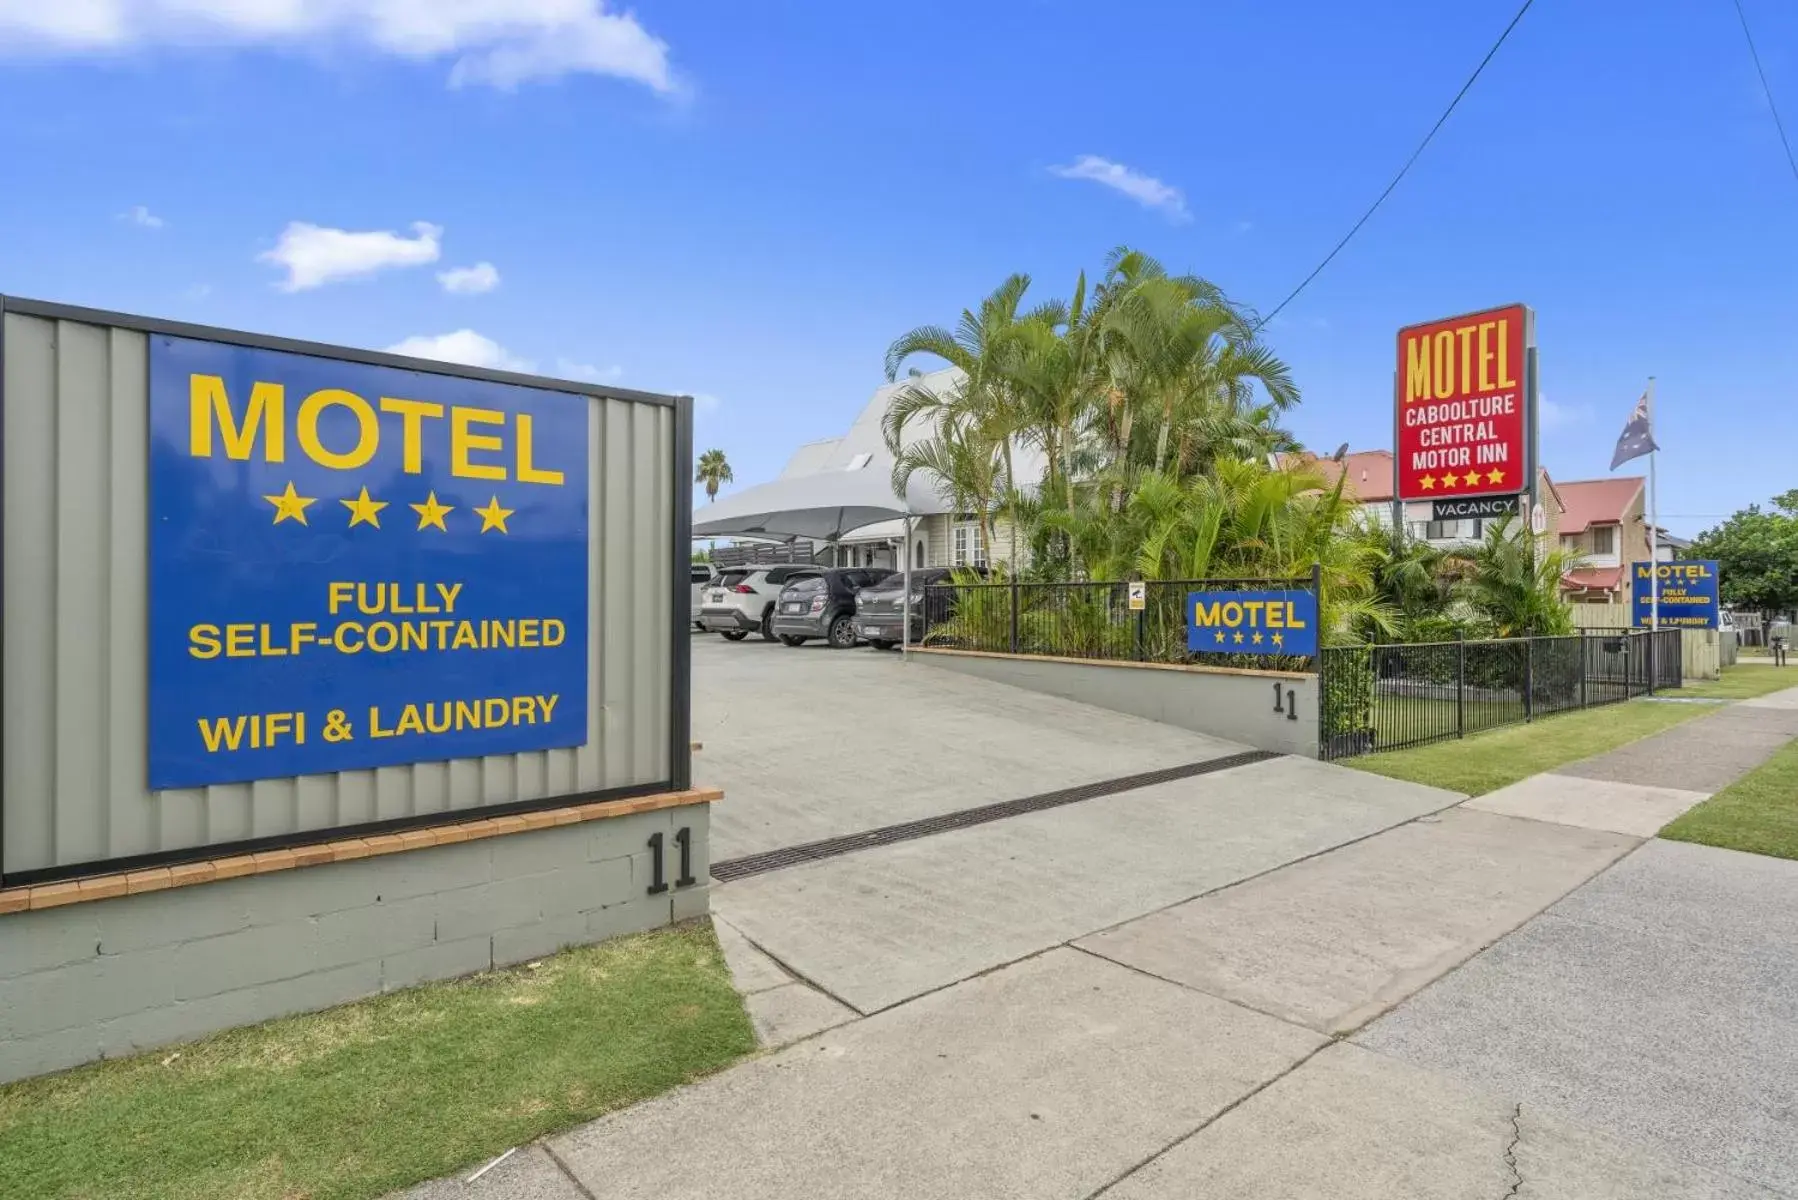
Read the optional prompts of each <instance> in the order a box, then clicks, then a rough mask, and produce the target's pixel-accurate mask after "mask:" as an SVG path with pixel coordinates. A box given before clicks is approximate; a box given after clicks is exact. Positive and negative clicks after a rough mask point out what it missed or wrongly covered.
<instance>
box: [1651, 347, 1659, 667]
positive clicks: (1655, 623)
mask: <svg viewBox="0 0 1798 1200" xmlns="http://www.w3.org/2000/svg"><path fill="white" fill-rule="evenodd" d="M1648 428H1649V429H1650V430H1652V429H1653V428H1654V376H1652V375H1650V376H1649V377H1648ZM1657 453H1658V451H1656V450H1650V451H1649V452H1648V628H1649V630H1650V631H1651V632H1654V633H1659V632H1660V629H1661V553H1660V537H1661V502H1660V496H1659V494H1658V493H1657V492H1656V489H1655V477H1654V457H1655V455H1656V454H1657Z"/></svg>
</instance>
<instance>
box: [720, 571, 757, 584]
mask: <svg viewBox="0 0 1798 1200" xmlns="http://www.w3.org/2000/svg"><path fill="white" fill-rule="evenodd" d="M748 578H749V572H748V571H726V572H725V573H724V574H722V575H720V576H718V579H717V582H715V583H714V584H713V585H712V586H713V587H721V588H734V587H736V586H737V585H738V584H739V583H742V582H743V581H744V580H745V579H748Z"/></svg>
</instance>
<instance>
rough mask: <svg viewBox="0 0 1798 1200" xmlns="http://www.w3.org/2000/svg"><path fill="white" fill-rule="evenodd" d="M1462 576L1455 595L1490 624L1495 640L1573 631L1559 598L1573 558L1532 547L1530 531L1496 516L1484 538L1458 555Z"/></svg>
mask: <svg viewBox="0 0 1798 1200" xmlns="http://www.w3.org/2000/svg"><path fill="white" fill-rule="evenodd" d="M1457 557H1458V558H1459V559H1460V563H1459V564H1458V565H1459V567H1460V570H1461V574H1462V578H1461V579H1460V581H1459V582H1458V583H1457V584H1456V589H1455V590H1456V592H1457V594H1458V595H1459V596H1460V597H1461V598H1463V599H1464V600H1466V602H1467V603H1468V604H1470V605H1471V606H1472V607H1473V608H1474V609H1476V610H1478V612H1479V613H1480V614H1481V615H1483V616H1484V617H1485V618H1486V619H1487V620H1489V621H1490V622H1491V623H1492V629H1493V632H1494V633H1496V634H1497V635H1498V636H1499V637H1530V636H1538V637H1540V636H1547V635H1556V634H1567V633H1572V632H1573V610H1572V609H1571V608H1569V607H1568V605H1567V602H1566V601H1565V600H1564V599H1562V598H1561V577H1562V576H1563V575H1565V574H1566V573H1567V571H1568V570H1569V569H1570V568H1571V566H1572V565H1573V564H1572V559H1571V557H1570V556H1569V555H1568V554H1566V553H1565V552H1564V551H1561V550H1547V551H1545V550H1543V549H1542V548H1541V547H1539V546H1537V545H1536V539H1535V538H1534V537H1533V536H1531V534H1530V531H1529V527H1528V526H1527V525H1525V524H1524V523H1523V522H1521V521H1518V520H1516V519H1515V518H1513V517H1500V518H1498V519H1497V520H1496V521H1494V522H1492V524H1491V525H1489V526H1487V527H1486V539H1485V541H1483V542H1481V543H1479V544H1478V545H1477V546H1472V547H1469V548H1468V549H1467V550H1466V551H1464V552H1462V553H1461V554H1460V555H1458V556H1457Z"/></svg>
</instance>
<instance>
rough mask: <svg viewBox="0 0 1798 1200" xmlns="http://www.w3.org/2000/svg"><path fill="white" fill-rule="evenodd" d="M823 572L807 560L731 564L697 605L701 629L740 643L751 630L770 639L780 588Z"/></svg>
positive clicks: (713, 582) (763, 638)
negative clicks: (736, 565)
mask: <svg viewBox="0 0 1798 1200" xmlns="http://www.w3.org/2000/svg"><path fill="white" fill-rule="evenodd" d="M822 574H824V569H823V568H822V567H814V566H810V565H808V564H806V563H799V564H797V565H794V566H787V565H785V564H781V565H777V566H767V567H758V566H747V567H732V568H730V569H728V570H726V571H725V572H724V573H723V574H722V575H720V576H718V578H716V579H714V580H713V581H712V584H711V586H710V587H709V588H708V589H707V590H706V593H705V600H704V602H703V603H702V604H701V605H700V607H699V625H700V628H702V629H709V630H711V631H712V632H714V633H718V634H722V635H723V636H724V638H725V639H726V640H727V641H732V642H740V641H742V640H743V639H744V638H746V637H748V636H749V635H750V634H751V633H760V634H761V635H762V640H763V641H767V642H771V641H773V640H774V602H775V601H776V600H777V599H779V598H780V590H781V589H782V588H784V587H786V586H787V585H788V584H789V583H792V582H793V581H794V580H796V579H805V578H807V577H809V576H813V575H822Z"/></svg>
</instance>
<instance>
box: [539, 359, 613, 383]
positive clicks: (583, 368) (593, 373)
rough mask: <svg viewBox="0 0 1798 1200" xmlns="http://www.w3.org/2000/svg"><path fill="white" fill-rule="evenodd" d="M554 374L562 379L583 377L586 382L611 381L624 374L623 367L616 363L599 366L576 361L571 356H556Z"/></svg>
mask: <svg viewBox="0 0 1798 1200" xmlns="http://www.w3.org/2000/svg"><path fill="white" fill-rule="evenodd" d="M556 374H557V375H560V376H561V377H562V378H563V379H584V380H586V381H587V382H588V383H611V382H612V381H614V380H615V379H617V378H618V377H619V376H620V375H623V374H624V368H623V367H620V366H618V365H616V364H614V365H612V366H609V367H599V366H595V365H594V364H592V363H584V362H576V361H574V360H573V359H572V358H558V359H557V360H556Z"/></svg>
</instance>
